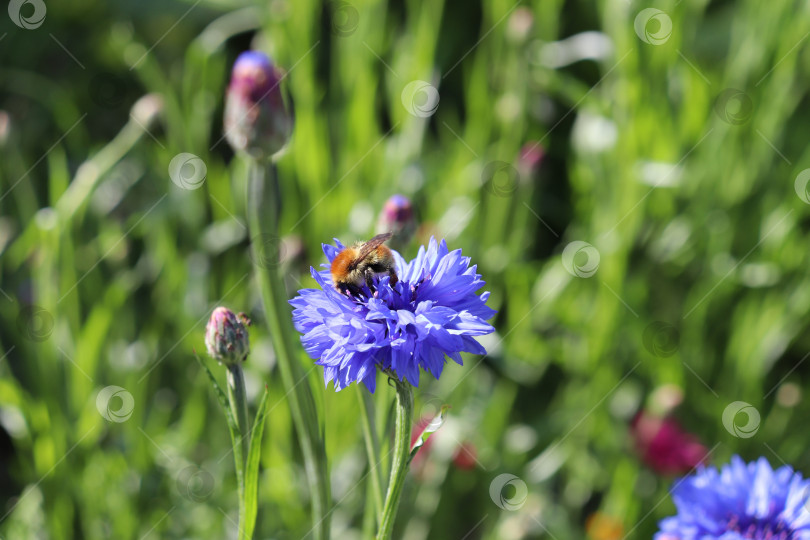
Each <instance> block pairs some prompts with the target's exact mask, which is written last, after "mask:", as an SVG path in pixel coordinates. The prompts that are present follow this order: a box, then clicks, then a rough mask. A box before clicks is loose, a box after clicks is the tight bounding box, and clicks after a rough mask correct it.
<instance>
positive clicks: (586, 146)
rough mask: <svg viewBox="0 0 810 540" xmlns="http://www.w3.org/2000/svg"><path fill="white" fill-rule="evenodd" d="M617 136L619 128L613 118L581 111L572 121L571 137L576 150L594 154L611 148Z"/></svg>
mask: <svg viewBox="0 0 810 540" xmlns="http://www.w3.org/2000/svg"><path fill="white" fill-rule="evenodd" d="M618 136H619V130H618V129H617V128H616V124H615V123H614V122H613V120H610V119H609V118H605V117H604V116H599V115H596V114H593V113H589V112H587V111H583V112H581V113H579V114H578V115H577V119H576V120H575V121H574V129H573V132H572V134H571V139H572V143H573V145H574V148H576V149H577V151H579V152H581V153H584V154H588V153H594V154H595V153H599V152H604V151H605V150H608V149H610V148H612V147H613V146H614V145H615V144H616V139H617V138H618Z"/></svg>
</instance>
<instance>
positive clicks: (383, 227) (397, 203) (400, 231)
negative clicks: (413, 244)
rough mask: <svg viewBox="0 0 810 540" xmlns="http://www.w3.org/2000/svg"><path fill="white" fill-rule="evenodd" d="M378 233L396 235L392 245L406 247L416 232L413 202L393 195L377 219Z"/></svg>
mask: <svg viewBox="0 0 810 540" xmlns="http://www.w3.org/2000/svg"><path fill="white" fill-rule="evenodd" d="M377 232H378V233H386V232H392V233H394V237H393V238H392V239H391V245H392V246H394V247H404V246H406V245H407V244H408V242H410V240H411V237H413V234H414V233H415V232H416V220H415V219H414V216H413V207H412V206H411V201H410V200H409V199H408V198H407V197H405V196H404V195H392V196H391V197H389V199H388V200H387V201H385V204H384V205H383V208H382V211H380V216H379V218H377Z"/></svg>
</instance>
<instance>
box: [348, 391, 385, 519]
mask: <svg viewBox="0 0 810 540" xmlns="http://www.w3.org/2000/svg"><path fill="white" fill-rule="evenodd" d="M355 391H356V392H357V397H358V399H359V400H360V422H361V424H362V425H363V438H364V439H365V441H366V455H367V456H368V467H369V470H368V472H369V483H370V484H371V494H372V498H373V501H374V517H375V521H376V523H377V525H378V526H379V525H380V522H381V519H382V509H383V488H382V486H383V477H382V468H381V467H380V465H381V464H382V459H381V458H380V443H379V440H378V439H377V428H376V425H375V424H374V419H375V415H374V398H373V397H372V395H371V393H370V392H369V391H368V390H366V389H365V388H363V387H361V386H360V385H359V384H356V385H355Z"/></svg>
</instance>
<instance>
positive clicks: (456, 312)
mask: <svg viewBox="0 0 810 540" xmlns="http://www.w3.org/2000/svg"><path fill="white" fill-rule="evenodd" d="M335 242H336V244H337V247H336V246H332V245H328V244H324V245H323V252H324V254H325V255H326V258H327V259H328V261H329V263H331V262H332V260H333V259H334V258H335V257H336V256H337V255H338V253H340V252H341V251H342V250H343V249H344V248H345V246H344V245H343V244H342V243H340V241H338V240H335ZM392 253H393V256H394V260H395V268H396V273H397V276H398V277H399V280H398V281H397V282H396V284H394V286H391V285H390V277H389V276H388V275H385V276H384V277H382V278H374V280H375V283H374V289H375V291H374V292H373V293H372V292H371V290H370V289H369V288H368V287H366V286H364V287H363V288H362V289H361V290H360V294H358V295H356V296H352V297H349V296H346V295H344V294H341V293H340V292H338V291H337V290H336V289H335V287H334V286H333V285H332V278H331V275H330V271H329V265H328V264H327V265H324V266H325V268H326V269H325V270H322V271H320V272H318V271H317V270H315V269H314V268H311V269H310V271H311V273H312V277H313V278H314V279H315V281H316V282H317V283H318V285H319V286H320V288H319V289H303V290H301V291H298V293H299V296H297V297H295V298H293V299H292V300H290V304H292V305H293V307H294V308H295V310H294V311H293V322H294V323H295V328H296V329H297V330H298V331H299V332H301V333H302V334H303V336H302V338H301V342H302V343H303V344H304V349H306V351H307V354H309V356H310V357H311V358H313V359H314V360H316V362H315V363H316V364H317V365H320V366H324V380H325V382H326V384H329V381H334V382H335V390H336V391H338V390H341V389H343V388H345V387H346V386H348V385H349V384H351V383H353V382H362V383H363V384H365V385H366V387H367V388H368V389H369V391H371V392H374V389H375V388H376V384H377V383H376V381H377V370H379V369H381V370H383V371H385V372H386V373H387V374H389V375H390V376H392V377H396V378H397V379H399V380H400V381H404V380H407V382H408V383H410V384H412V385H413V386H418V385H419V375H420V369H422V370H425V371H428V372H430V374H431V375H433V376H434V377H435V378H437V379H438V378H439V376H440V375H441V373H442V370H443V369H444V365H445V363H446V359H445V356H448V357H450V358H451V359H452V360H453V361H455V362H456V363H458V364H461V363H462V362H461V354H460V353H461V352H471V353H474V354H486V350H485V349H484V347H482V346H481V345H480V344H479V343H478V342H477V341H476V340H475V337H476V336H482V335H484V334H489V333H491V332H493V331H494V330H495V329H494V328H493V327H492V326H491V325H490V324H489V323H487V322H486V321H487V320H488V319H490V318H491V317H492V316H493V315H495V310H493V309H491V308H490V307H488V306H487V305H486V301H487V299H488V298H489V293H488V292H484V293H482V294H481V295H478V294H476V291H478V289H480V288H481V287H483V286H484V282H483V281H482V280H481V276H480V275H479V274H477V273H476V271H475V270H476V267H475V266H472V267H470V258H469V257H463V256H462V255H461V250H460V249H457V250H455V251H450V250H449V249H447V244H446V243H445V242H444V240H442V241H441V242H437V241H436V240H435V239H433V238H431V240H430V243H429V244H428V247H427V249H425V247H424V246H422V247H420V248H419V253H418V254H417V256H416V258H415V259H414V260H412V261H411V262H409V263H406V262H405V260H404V259H403V258H402V256H401V255H400V254H399V253H397V252H396V251H394V250H392Z"/></svg>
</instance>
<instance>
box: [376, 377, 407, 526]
mask: <svg viewBox="0 0 810 540" xmlns="http://www.w3.org/2000/svg"><path fill="white" fill-rule="evenodd" d="M390 380H391V381H393V383H394V387H395V388H396V390H397V403H396V426H395V429H396V433H395V437H394V458H393V460H392V462H391V478H390V479H389V480H388V493H387V494H386V496H385V506H384V507H383V514H382V522H381V524H380V530H379V532H378V533H377V540H388V539H389V538H391V534H392V533H393V531H394V520H395V519H396V517H397V508H398V507H399V498H400V496H401V495H402V487H403V486H404V485H405V474H406V473H407V472H408V459H409V457H410V454H411V452H410V450H411V422H412V421H413V388H411V385H410V384H408V383H407V382H404V381H399V380H397V379H390Z"/></svg>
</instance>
